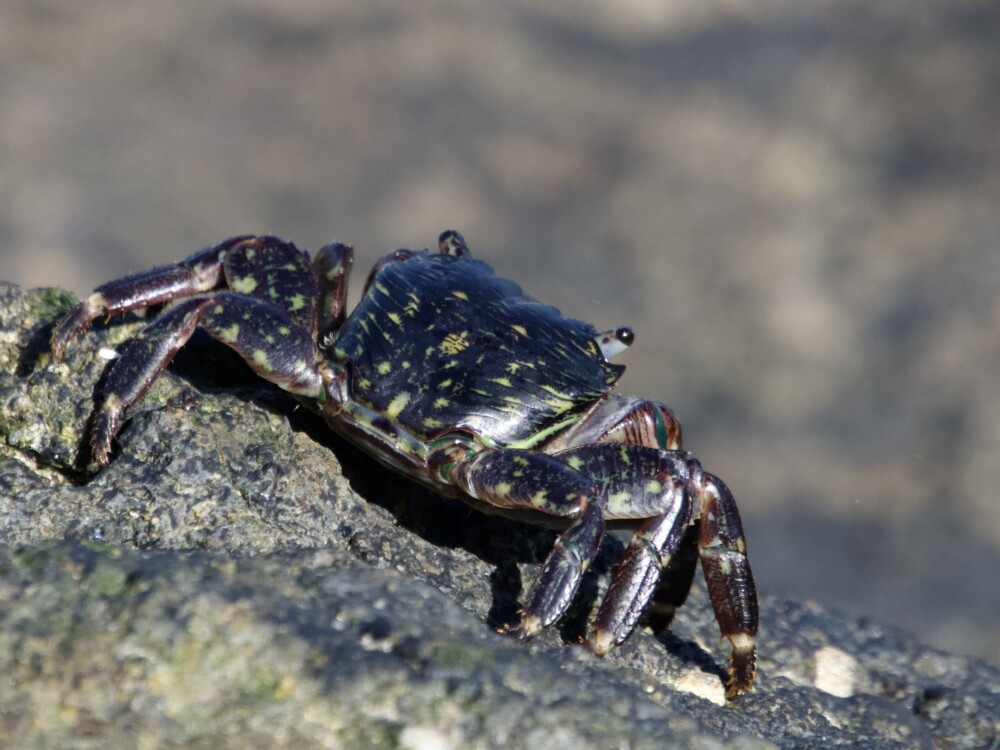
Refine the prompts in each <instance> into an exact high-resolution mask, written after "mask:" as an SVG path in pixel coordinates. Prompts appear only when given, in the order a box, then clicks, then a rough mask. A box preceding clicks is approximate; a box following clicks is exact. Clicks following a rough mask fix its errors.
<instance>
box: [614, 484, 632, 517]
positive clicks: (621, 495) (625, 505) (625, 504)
mask: <svg viewBox="0 0 1000 750" xmlns="http://www.w3.org/2000/svg"><path fill="white" fill-rule="evenodd" d="M631 506H632V493H631V492H629V491H628V490H622V491H620V492H613V493H612V494H610V495H608V513H609V515H612V516H628V515H631V513H630V511H631V509H632V507H631Z"/></svg>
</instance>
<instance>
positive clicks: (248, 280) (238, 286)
mask: <svg viewBox="0 0 1000 750" xmlns="http://www.w3.org/2000/svg"><path fill="white" fill-rule="evenodd" d="M230 286H231V287H232V289H233V291H234V292H239V293H240V294H250V293H251V292H252V291H253V290H254V289H256V288H257V279H255V278H254V277H253V276H240V277H238V278H235V279H233V283H232V284H230Z"/></svg>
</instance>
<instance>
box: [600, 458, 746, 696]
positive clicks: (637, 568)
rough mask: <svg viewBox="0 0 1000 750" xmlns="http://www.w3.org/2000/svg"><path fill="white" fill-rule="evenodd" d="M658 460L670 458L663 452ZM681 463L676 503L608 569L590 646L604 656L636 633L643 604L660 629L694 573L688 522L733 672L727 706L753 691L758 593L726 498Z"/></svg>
mask: <svg viewBox="0 0 1000 750" xmlns="http://www.w3.org/2000/svg"><path fill="white" fill-rule="evenodd" d="M662 455H664V456H667V455H670V453H669V452H667V451H663V452H662ZM674 455H676V456H678V457H681V458H683V461H679V462H678V463H679V464H681V465H682V466H684V470H685V471H684V473H685V474H686V475H687V478H686V481H684V482H683V483H681V484H679V485H678V489H679V494H678V495H677V496H676V500H675V502H674V503H673V504H672V505H671V506H670V507H668V508H667V509H666V511H665V512H663V514H662V515H660V516H657V517H655V518H651V519H650V520H649V521H647V522H646V523H644V524H643V525H642V526H641V527H640V528H639V530H638V531H637V532H636V533H635V535H634V536H633V537H632V540H631V541H630V543H629V545H628V547H627V549H626V550H625V554H624V556H623V557H622V559H621V561H620V562H619V563H618V565H617V566H616V567H615V571H614V574H613V576H612V579H611V584H610V585H609V586H608V593H607V595H606V596H605V598H604V601H603V602H602V603H601V608H600V610H599V611H598V613H597V617H596V618H595V620H594V627H593V631H592V633H591V635H590V638H589V642H590V645H591V647H592V648H593V649H594V651H595V652H597V653H599V654H604V653H607V652H608V651H609V650H610V649H611V648H613V647H614V646H617V645H619V644H620V643H622V642H623V641H624V640H625V639H626V638H627V637H628V636H629V635H630V634H631V632H632V631H633V630H634V629H635V626H636V625H637V624H638V622H639V619H640V617H641V616H642V614H643V612H644V610H645V608H646V606H647V604H648V603H649V601H650V599H651V598H652V597H653V596H654V594H657V595H659V596H660V597H661V599H660V604H661V610H660V612H659V613H658V614H657V616H658V617H659V618H660V624H661V625H663V626H665V625H666V624H667V623H668V622H669V619H670V618H671V617H672V616H673V610H674V609H675V608H676V607H678V606H680V604H681V603H683V601H684V599H685V597H686V596H687V589H688V588H689V587H690V582H691V578H692V575H693V572H694V565H693V558H692V557H691V556H690V553H689V551H690V545H691V543H692V542H693V541H694V539H695V537H694V536H693V535H692V533H691V531H690V530H689V524H690V523H691V522H692V521H694V522H695V523H696V527H695V528H696V529H697V549H698V555H699V557H700V558H701V564H702V569H703V571H704V574H705V581H706V584H707V588H708V594H709V598H710V599H711V601H712V609H713V610H714V611H715V618H716V620H717V621H718V623H719V630H720V632H721V634H722V636H723V637H724V638H728V639H729V640H730V642H731V643H732V647H733V652H732V666H731V669H730V679H729V682H728V683H727V690H726V695H727V697H729V698H732V697H734V696H736V695H738V694H739V693H743V692H746V691H747V690H749V689H750V687H751V685H752V684H753V679H754V671H755V656H754V648H755V647H754V639H755V637H756V635H757V619H758V613H757V593H756V589H755V587H754V582H753V574H752V573H751V571H750V563H749V561H748V560H747V556H746V543H745V542H744V540H743V528H742V525H741V524H740V518H739V513H738V511H737V510H736V504H735V501H734V500H733V496H732V494H731V493H730V491H729V489H728V488H727V487H726V485H725V484H723V483H722V481H721V480H720V479H718V478H717V477H715V476H713V475H711V474H707V473H704V472H702V470H701V466H700V465H699V464H698V462H697V461H696V460H695V459H691V458H687V454H684V453H680V454H674ZM671 564H673V565H674V569H675V571H676V572H677V573H678V575H679V577H678V578H677V579H676V584H674V583H670V582H667V583H666V584H663V585H662V586H661V588H660V589H659V590H657V581H658V580H662V578H663V572H664V571H665V570H666V569H667V567H668V566H669V565H671Z"/></svg>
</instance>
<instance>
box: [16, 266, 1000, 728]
mask: <svg viewBox="0 0 1000 750" xmlns="http://www.w3.org/2000/svg"><path fill="white" fill-rule="evenodd" d="M70 303H71V300H70V299H69V298H67V297H66V295H64V294H62V293H59V292H55V291H53V290H32V291H24V290H20V289H18V288H17V287H14V286H11V285H0V362H3V363H5V365H6V366H5V367H4V371H3V372H2V373H0V439H2V441H3V442H2V443H0V544H2V545H3V546H2V547H0V599H2V602H0V670H2V671H3V673H4V674H5V675H8V676H9V677H8V679H6V680H4V681H3V682H2V683H0V718H2V720H0V744H8V745H12V746H17V747H26V748H32V747H39V748H40V747H53V746H67V745H73V746H74V747H95V748H96V747H102V748H105V747H136V746H139V747H142V746H163V745H170V744H182V745H184V746H189V747H213V748H216V747H223V748H224V747H244V746H254V747H292V746H294V747H344V748H355V747H356V748H380V747H386V748H389V747H392V748H396V747H403V748H411V747H412V748H417V747H455V748H459V747H462V748H464V747H482V748H493V747H496V748H501V747H503V748H511V747H553V748H559V747H567V748H607V747H623V748H645V747H650V748H652V747H663V746H665V745H669V746H672V747H692V748H695V747H697V748H706V747H744V748H766V747H781V748H796V747H833V748H836V747H844V748H847V747H871V748H931V747H939V748H977V747H988V746H989V743H990V742H991V741H993V740H994V739H995V737H996V732H997V725H998V717H1000V673H998V671H997V670H996V669H994V668H992V667H990V666H988V665H986V664H985V663H983V662H981V661H977V660H975V659H971V658H966V657H959V656H953V655H949V654H946V653H942V652H940V651H936V650H933V649H930V648H927V647H925V646H923V645H921V644H920V643H919V642H917V641H916V640H915V639H913V638H911V637H909V636H907V635H905V634H903V633H901V632H899V631H897V630H895V629H892V628H889V627H884V626H881V625H878V624H876V623H872V622H866V621H860V622H859V621H854V620H850V619H845V618H843V617H841V616H839V615H837V614H836V613H831V612H829V611H826V610H823V609H822V608H820V607H818V606H816V605H813V604H810V603H795V602H785V601H779V600H776V599H773V598H771V597H768V596H767V595H766V594H765V595H764V597H763V599H762V603H761V604H762V607H761V616H762V617H761V638H760V653H761V658H760V679H759V683H758V685H757V687H756V689H755V690H754V691H753V692H752V693H750V694H748V695H746V696H743V697H741V698H740V699H738V700H737V701H735V702H732V703H730V704H728V705H726V706H719V705H717V704H716V703H715V702H713V701H712V700H711V697H710V696H709V698H708V699H704V698H700V697H698V696H697V694H696V692H697V691H695V692H692V685H693V684H697V685H699V686H701V687H700V688H699V689H702V688H706V689H708V690H709V691H710V689H711V687H710V686H711V684H712V681H713V680H714V681H715V682H716V684H718V685H721V683H722V680H723V679H724V668H725V661H726V658H727V653H726V649H725V647H724V644H720V643H719V642H718V638H717V630H716V629H715V625H714V623H713V619H712V614H711V610H710V608H709V606H708V604H707V601H706V597H705V596H704V594H703V592H702V590H701V588H700V586H699V588H698V590H697V591H696V592H695V593H694V594H693V595H692V598H691V601H690V602H689V603H688V604H687V605H686V606H685V607H684V609H683V610H682V611H681V613H680V614H679V616H678V618H677V621H676V623H675V626H674V628H673V630H672V631H671V632H670V633H668V634H665V635H663V636H661V637H660V638H656V637H654V636H652V635H651V634H650V633H648V632H637V633H636V634H635V635H634V636H633V637H632V638H631V639H630V641H629V642H628V643H627V644H626V645H625V646H624V647H623V648H622V649H620V650H619V651H617V652H614V653H613V654H611V655H610V656H609V657H607V658H605V659H603V660H602V659H597V658H596V657H594V656H592V655H591V654H589V653H588V652H586V651H584V650H582V649H580V648H577V647H575V646H573V645H567V644H568V643H572V642H573V641H575V640H576V639H577V638H578V637H579V635H580V634H581V632H582V628H583V626H584V622H585V618H586V616H587V613H588V612H589V610H590V608H591V607H592V605H593V603H594V599H595V598H596V596H597V594H598V592H599V591H600V590H601V589H602V587H603V586H605V585H606V577H607V571H608V568H609V565H610V564H611V562H612V560H613V559H614V557H615V555H616V554H617V553H619V552H620V551H621V548H622V547H621V542H620V541H618V540H616V539H609V540H608V541H607V542H606V543H605V545H604V548H603V549H602V554H601V556H600V557H599V559H598V561H597V564H596V565H595V566H594V570H593V571H592V573H591V574H590V575H589V576H588V578H587V580H586V582H585V585H584V586H583V589H582V591H581V593H580V595H579V596H578V603H577V605H576V606H575V608H574V610H573V611H572V612H571V614H570V616H569V617H568V618H567V622H566V623H564V624H563V625H562V626H561V627H560V628H559V630H558V632H548V633H546V634H544V635H543V636H542V637H540V638H539V639H537V641H536V642H534V643H532V644H531V645H528V646H523V645H520V644H517V643H515V642H512V641H510V640H509V639H506V638H504V637H502V636H500V635H498V634H496V633H495V632H494V630H495V628H496V627H498V626H499V625H502V624H503V623H505V622H509V621H510V620H511V619H512V618H513V617H514V616H515V612H516V608H517V602H518V599H519V597H521V596H522V595H523V592H524V589H525V587H526V584H527V583H528V582H530V580H531V578H532V577H533V576H534V574H535V572H536V570H537V564H538V562H539V561H540V560H541V559H542V558H543V557H544V555H545V553H546V551H547V550H548V547H549V545H551V542H552V539H553V534H552V532H550V531H546V530H542V529H536V528H533V527H526V526H522V525H519V524H515V523H512V522H509V521H507V520H505V519H500V518H493V517H487V516H483V515H481V514H478V513H476V512H473V511H471V510H469V509H468V508H467V507H466V506H464V505H463V504H461V503H459V502H457V501H452V500H446V499H442V498H439V497H437V496H434V495H432V494H430V493H427V492H425V491H423V490H421V489H420V488H418V487H416V486H414V485H412V484H411V483H409V482H408V481H406V480H404V479H402V478H399V477H396V476H394V475H391V474H387V472H385V471H384V470H383V469H382V468H380V467H379V466H378V465H376V464H374V463H373V462H372V461H370V460H369V459H368V458H366V457H365V456H364V455H363V454H361V453H360V452H358V451H357V450H355V449H353V448H352V447H350V446H348V445H345V444H344V443H342V442H340V441H338V440H335V439H334V438H332V437H331V436H330V435H329V433H328V432H327V431H326V430H325V428H324V426H323V425H322V423H320V422H319V421H318V420H316V419H315V418H313V417H312V416H311V415H310V414H308V413H307V412H306V411H305V410H303V409H296V407H295V404H294V401H292V400H291V399H289V398H287V397H286V396H285V395H283V394H281V393H280V392H277V391H276V390H275V389H273V388H271V387H269V386H267V385H266V384H263V383H260V382H259V381H256V380H255V379H253V378H251V377H248V376H247V374H246V372H245V369H244V368H243V367H242V364H241V363H240V362H239V360H237V359H235V358H232V357H229V356H227V354H228V353H227V352H226V351H225V350H223V349H222V348H221V347H219V346H217V345H215V344H214V343H213V342H211V341H208V340H202V339H199V340H195V341H194V342H193V343H192V344H191V345H190V347H189V348H188V350H187V351H186V352H185V356H181V357H178V360H177V361H176V363H175V365H174V366H172V368H171V370H170V371H169V372H168V373H166V374H165V375H164V376H163V378H162V379H161V381H160V382H159V383H158V384H157V385H156V386H155V387H154V388H152V389H151V390H150V392H149V393H148V394H147V396H146V397H145V398H144V399H143V400H142V401H141V402H140V403H139V404H137V405H136V407H135V408H134V409H133V410H132V412H131V415H130V418H129V419H128V420H127V421H126V422H125V424H124V427H123V430H122V432H121V435H120V441H119V446H118V452H117V453H116V454H115V456H114V458H113V460H112V462H111V464H110V465H109V466H108V467H106V468H104V469H101V470H100V471H98V470H97V467H96V466H94V465H93V464H89V463H87V461H86V451H85V449H84V448H85V441H84V431H83V430H84V425H85V423H86V419H87V415H88V412H89V409H90V407H91V403H92V396H93V390H94V385H95V383H96V382H97V379H98V378H99V377H100V374H101V371H102V369H103V367H104V364H105V362H104V360H102V359H101V358H100V357H99V355H98V354H97V352H98V349H99V348H100V347H101V346H108V345H111V344H112V343H113V342H114V341H118V340H120V339H121V338H123V337H124V336H126V335H127V334H128V333H129V332H130V331H133V330H134V326H135V324H134V323H127V322H126V323H121V324H119V323H117V322H116V323H112V324H111V325H110V326H109V327H106V328H105V327H102V326H98V327H97V328H96V329H95V330H93V331H91V332H89V333H88V334H87V336H86V337H84V338H83V339H81V340H80V341H78V342H75V344H74V346H72V347H71V350H70V352H69V353H68V355H67V357H66V359H65V360H64V361H63V362H61V363H55V362H53V361H52V359H51V356H50V355H49V353H48V350H47V345H46V343H45V342H46V339H47V336H48V333H49V330H50V327H51V322H52V320H53V318H54V317H56V316H57V315H58V313H59V311H60V310H61V309H65V307H66V306H67V305H68V304H70ZM81 456H82V457H83V458H81ZM759 583H760V586H761V589H762V590H763V591H764V592H766V591H767V582H766V581H760V582H759ZM831 654H838V655H842V658H841V659H840V661H841V662H842V661H844V660H845V659H847V660H850V661H851V663H852V664H853V668H852V670H851V681H850V689H845V688H844V687H843V682H840V683H838V684H839V685H840V688H838V689H839V691H840V692H842V693H849V695H845V696H844V697H838V696H835V695H832V694H831V692H830V691H829V689H827V690H822V689H818V688H817V687H816V686H817V685H821V686H825V685H829V677H828V674H827V671H828V670H827V667H828V665H829V664H830V661H831V660H830V655H831ZM834 692H837V691H834Z"/></svg>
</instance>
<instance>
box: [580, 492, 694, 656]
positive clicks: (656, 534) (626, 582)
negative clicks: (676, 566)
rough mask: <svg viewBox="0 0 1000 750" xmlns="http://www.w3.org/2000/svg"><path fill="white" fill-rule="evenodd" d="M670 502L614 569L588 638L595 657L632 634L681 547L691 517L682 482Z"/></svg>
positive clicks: (631, 543)
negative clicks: (664, 573)
mask: <svg viewBox="0 0 1000 750" xmlns="http://www.w3.org/2000/svg"><path fill="white" fill-rule="evenodd" d="M671 500H672V502H671V504H670V507H669V508H668V509H667V511H666V512H664V513H663V514H662V515H660V516H657V517H655V518H651V519H649V520H648V521H646V522H645V523H644V524H643V525H642V526H640V527H639V529H638V530H637V531H636V532H635V534H634V535H633V536H632V539H631V540H630V541H629V544H628V547H626V548H625V554H624V555H623V556H622V558H621V560H620V561H619V562H618V564H617V565H616V566H615V570H614V574H613V575H612V577H611V583H610V584H609V585H608V592H607V594H606V595H605V597H604V601H602V602H601V608H600V609H599V610H598V612H597V617H596V618H595V619H594V624H593V629H592V631H591V633H590V634H589V637H588V639H587V640H588V643H589V645H590V647H591V648H592V649H593V650H594V652H595V653H597V654H600V655H602V656H603V655H604V654H606V653H607V652H608V651H610V650H611V649H612V648H614V647H615V646H618V645H620V644H621V643H623V642H624V641H625V639H626V638H628V637H629V636H630V635H631V634H632V631H633V630H635V627H636V625H637V624H638V623H639V619H640V618H641V617H642V615H643V613H644V612H645V609H646V605H647V604H648V603H649V601H650V599H651V598H652V597H653V594H654V592H655V591H656V586H657V582H658V581H659V580H660V577H661V575H662V573H663V571H664V570H665V569H666V568H667V566H668V565H669V563H670V561H671V560H672V558H673V556H674V554H675V553H676V552H677V551H678V550H679V549H680V548H681V544H682V542H683V541H684V538H685V532H686V531H687V528H688V526H689V524H690V523H691V516H692V505H691V502H690V499H689V498H688V494H687V490H686V488H685V486H684V484H683V483H679V484H677V485H676V486H675V488H674V491H673V493H672V497H671Z"/></svg>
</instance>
